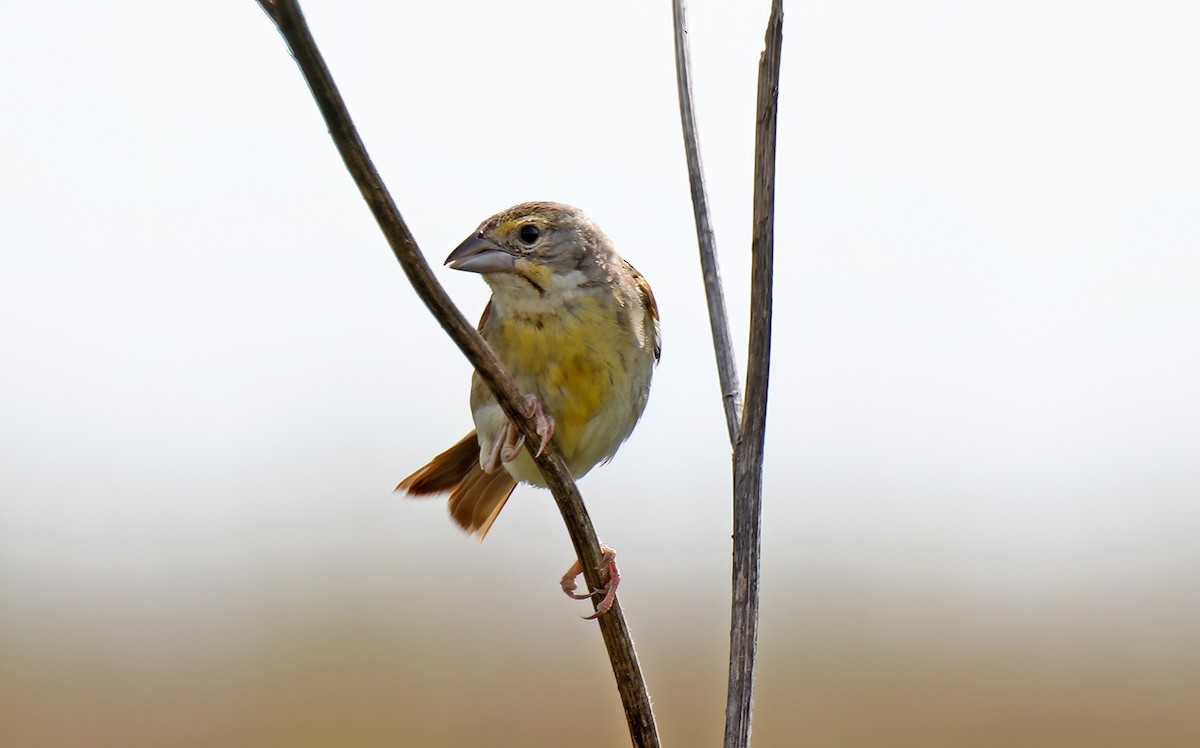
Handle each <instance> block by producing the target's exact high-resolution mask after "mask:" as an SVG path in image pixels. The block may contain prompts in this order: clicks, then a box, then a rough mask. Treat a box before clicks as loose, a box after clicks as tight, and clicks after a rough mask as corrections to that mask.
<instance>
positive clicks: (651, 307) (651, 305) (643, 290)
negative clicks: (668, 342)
mask: <svg viewBox="0 0 1200 748" xmlns="http://www.w3.org/2000/svg"><path fill="white" fill-rule="evenodd" d="M625 266H626V267H628V268H629V269H630V270H631V271H633V281H634V283H635V284H636V285H637V290H638V293H639V294H640V295H641V297H642V305H643V306H645V307H646V313H647V314H648V315H650V326H651V327H653V328H654V360H655V361H657V360H658V359H659V358H660V357H661V356H662V336H661V335H660V334H659V332H658V302H657V301H655V300H654V292H653V291H651V290H650V283H649V282H648V281H647V280H646V276H644V275H642V274H641V273H639V272H638V271H637V268H635V267H634V266H633V265H630V264H629V263H628V262H626V263H625Z"/></svg>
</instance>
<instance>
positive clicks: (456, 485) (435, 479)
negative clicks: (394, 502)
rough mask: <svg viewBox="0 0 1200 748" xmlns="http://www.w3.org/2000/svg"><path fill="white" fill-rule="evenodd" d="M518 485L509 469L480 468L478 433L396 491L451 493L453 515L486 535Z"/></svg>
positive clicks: (472, 531) (467, 527)
mask: <svg viewBox="0 0 1200 748" xmlns="http://www.w3.org/2000/svg"><path fill="white" fill-rule="evenodd" d="M516 487H517V481H516V479H514V478H513V477H512V476H511V475H509V474H508V471H507V470H505V469H503V468H499V469H497V470H496V471H494V472H491V473H485V472H483V468H481V467H479V440H478V439H477V438H476V436H475V432H474V431H472V432H471V433H469V434H467V435H466V436H464V437H463V438H462V439H460V440H459V442H458V443H457V444H455V445H454V446H453V447H451V448H450V449H447V450H446V451H445V452H442V453H441V454H440V455H438V456H437V457H434V458H433V459H432V460H430V461H429V464H428V465H426V466H425V467H423V468H421V469H420V470H418V471H417V472H415V473H413V474H412V475H410V476H408V477H407V478H405V479H404V480H402V481H400V485H398V486H396V491H397V492H400V491H403V492H405V493H406V494H407V495H409V496H417V497H421V496H432V495H434V494H439V493H445V492H446V491H449V492H450V516H451V517H453V518H454V521H455V522H457V523H458V524H459V526H461V527H462V528H463V529H464V530H466V531H467V532H468V533H470V534H475V533H478V534H479V539H480V540H483V538H484V536H485V535H487V532H488V530H489V529H491V527H492V523H493V522H495V521H496V517H498V516H499V515H500V510H501V509H503V508H504V503H505V502H506V501H508V497H509V496H510V495H511V494H512V492H513V489H514V488H516Z"/></svg>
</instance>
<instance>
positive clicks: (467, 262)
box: [446, 234, 514, 273]
mask: <svg viewBox="0 0 1200 748" xmlns="http://www.w3.org/2000/svg"><path fill="white" fill-rule="evenodd" d="M446 264H447V265H449V266H450V267H452V268H454V269H455V270H466V271H467V272H469V273H511V272H513V271H514V267H513V256H512V255H511V254H509V253H508V252H505V251H504V250H503V249H501V248H500V247H499V246H498V245H496V244H494V243H493V242H490V241H488V240H487V239H484V238H483V237H481V236H479V235H477V234H476V235H474V236H471V237H470V238H468V239H467V240H466V241H465V242H463V243H462V244H460V245H458V248H457V249H455V250H454V251H453V252H451V253H450V256H449V257H447V258H446Z"/></svg>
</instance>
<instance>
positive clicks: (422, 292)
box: [258, 0, 659, 748]
mask: <svg viewBox="0 0 1200 748" xmlns="http://www.w3.org/2000/svg"><path fill="white" fill-rule="evenodd" d="M258 1H259V4H260V5H261V6H262V8H263V10H265V11H266V13H267V15H268V16H270V18H271V20H273V21H274V22H275V25H276V26H277V27H278V28H279V32H280V33H281V34H282V35H283V38H284V40H285V41H286V42H287V44H288V47H289V48H290V49H291V52H292V56H293V57H294V58H295V59H296V62H297V64H298V65H299V66H300V71H301V73H302V74H303V75H304V79H305V81H306V82H307V83H308V87H309V89H310V90H311V91H312V94H313V98H314V99H316V102H317V106H318V108H320V110H321V114H322V116H323V117H324V118H325V122H326V124H327V125H328V127H329V133H330V135H331V136H332V137H333V141H334V144H335V145H336V146H337V149H338V152H339V153H340V154H341V156H342V160H343V161H344V162H345V164H346V169H347V170H348V171H349V172H350V175H351V176H352V177H353V178H354V182H355V184H357V185H358V189H359V191H360V192H361V193H362V196H363V199H364V200H366V202H367V205H368V207H369V208H370V209H371V213H372V214H373V215H374V216H375V220H376V221H377V222H378V223H379V228H380V229H381V230H382V231H383V234H384V236H385V237H386V238H387V241H388V244H389V245H390V246H391V248H392V251H393V252H394V253H395V255H396V259H397V260H399V261H400V266H401V267H402V268H403V269H404V273H405V275H407V276H408V279H409V281H410V282H411V283H412V286H413V288H414V289H415V290H416V292H417V295H418V296H420V298H421V300H422V301H423V302H425V305H426V306H427V307H428V308H429V311H430V312H431V313H432V314H433V316H434V317H435V318H437V320H438V322H439V323H440V324H441V325H442V328H443V329H445V330H446V332H447V334H449V336H450V337H451V339H453V340H454V342H455V343H456V344H457V345H458V347H459V348H460V349H461V350H462V352H463V355H465V356H466V357H467V359H468V360H469V361H470V362H471V364H472V365H473V366H474V367H475V369H476V371H478V372H479V375H480V376H481V377H482V378H483V380H484V382H486V383H487V385H488V387H489V388H490V389H491V391H492V392H493V394H494V395H495V396H496V401H497V402H498V403H499V404H500V407H501V408H503V410H504V412H505V414H506V415H507V416H508V418H509V419H510V420H511V421H512V422H513V423H515V424H517V426H518V427H519V428H520V429H521V431H522V433H524V434H525V439H526V440H527V443H529V444H536V443H538V442H539V441H540V437H539V436H538V434H537V429H536V426H535V425H534V423H533V421H532V420H531V419H530V418H529V417H528V413H527V412H526V405H525V399H524V397H523V396H522V395H521V393H520V392H519V391H518V390H517V386H516V383H515V382H514V381H513V379H512V377H510V376H509V375H508V373H507V372H505V371H504V367H503V366H502V365H501V363H500V360H499V359H497V358H496V354H495V353H493V352H492V349H491V347H490V346H488V344H487V343H486V342H485V341H484V340H483V338H482V337H480V336H479V333H478V332H476V330H475V328H474V327H473V326H472V325H471V324H470V323H468V322H467V320H466V318H465V317H463V315H462V313H461V312H459V311H458V309H457V308H456V307H455V306H454V303H453V302H452V301H450V297H449V296H448V295H447V294H446V292H445V290H444V289H443V288H442V286H441V284H440V283H438V281H437V279H436V278H435V277H434V276H433V273H432V272H431V271H430V269H429V265H428V263H426V262H425V258H424V256H423V255H422V254H421V251H420V249H418V248H417V244H416V240H415V239H413V236H412V233H411V232H410V231H409V229H408V226H407V225H406V224H405V223H404V219H403V218H401V216H400V212H399V211H398V210H397V209H396V205H395V203H393V202H392V198H391V195H390V194H389V193H388V191H387V189H386V188H385V187H384V184H383V180H382V179H381V178H380V176H379V173H378V172H377V171H376V170H375V167H374V165H373V164H372V163H371V160H370V157H369V156H368V155H367V151H366V148H365V146H364V145H363V143H362V141H361V140H360V139H359V137H358V132H357V130H356V129H355V127H354V124H353V122H352V121H351V119H350V114H349V112H348V111H347V110H346V106H345V103H344V102H343V101H342V97H341V94H340V93H339V92H338V90H337V87H336V86H335V85H334V82H333V78H332V76H331V75H330V73H329V69H328V68H327V67H326V66H325V62H324V60H323V59H322V57H321V54H320V52H319V51H318V49H317V46H316V43H315V42H314V41H313V38H312V34H311V33H310V32H309V30H308V26H307V24H306V23H305V21H304V17H303V15H302V14H301V12H300V8H299V6H298V5H297V3H295V2H293V1H292V0H277V1H272V0H258ZM535 459H536V462H537V465H538V468H539V469H540V470H541V472H542V475H543V476H544V477H545V478H546V482H547V484H548V485H549V487H550V491H551V493H553V494H554V500H555V501H556V502H557V504H558V508H559V511H561V512H562V516H563V521H564V522H565V523H566V526H567V532H568V533H569V534H570V536H571V543H572V544H573V545H574V546H575V552H576V553H577V554H578V557H579V559H580V561H581V562H582V564H583V576H584V579H585V580H586V582H587V583H588V584H589V585H590V586H591V587H593V588H596V587H599V586H600V585H601V584H602V579H601V576H600V569H601V568H602V567H603V561H602V556H601V553H600V544H599V542H598V541H597V539H596V532H595V530H594V529H593V527H592V523H591V520H590V519H589V518H588V514H587V510H586V509H585V508H584V505H583V499H582V498H581V497H580V495H579V489H578V488H576V486H575V481H574V480H573V479H572V477H571V474H570V473H569V472H568V471H567V469H566V466H565V465H564V463H563V461H562V457H561V456H560V455H559V453H558V451H557V450H556V449H555V448H554V445H553V443H551V444H549V445H547V446H546V449H545V451H543V452H542V455H541V456H540V457H538V458H535ZM594 604H595V601H593V605H594ZM597 620H598V622H599V625H600V631H601V634H602V635H603V637H604V644H605V646H606V647H607V648H608V655H609V659H610V660H611V662H612V668H613V675H614V676H615V677H616V680H617V690H618V692H619V693H620V696H621V703H622V705H623V706H624V708H625V717H626V721H627V722H628V724H629V732H630V736H631V738H632V741H633V745H634V746H639V747H641V746H647V747H650V748H657V746H659V739H658V732H657V728H656V727H655V724H654V713H653V711H652V710H651V707H650V697H649V694H648V693H647V691H646V685H645V682H644V680H643V679H642V673H641V667H640V666H639V664H638V661H637V655H636V653H635V652H634V648H633V639H632V638H631V637H630V635H629V629H628V627H627V626H626V625H625V617H624V615H623V614H622V612H621V606H620V602H619V601H618V602H615V603H614V604H613V607H612V609H610V610H609V611H608V612H607V613H605V614H604V615H602V616H600V617H599V618H598V619H597Z"/></svg>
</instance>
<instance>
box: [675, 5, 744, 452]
mask: <svg viewBox="0 0 1200 748" xmlns="http://www.w3.org/2000/svg"><path fill="white" fill-rule="evenodd" d="M671 4H672V8H673V10H674V14H675V82H676V84H677V87H678V89H679V119H680V121H681V122H682V124H683V146H684V152H685V153H686V154H687V165H688V182H689V183H690V185H691V188H692V212H693V213H694V214H695V217H696V240H697V241H698V242H699V244H700V269H701V272H702V273H703V275H704V293H705V296H706V298H707V299H708V319H709V323H710V325H711V326H712V337H713V351H714V352H715V353H716V356H717V376H718V377H719V378H720V381H721V402H722V403H724V406H725V425H726V427H727V428H728V429H729V445H730V447H733V446H734V445H736V444H737V434H738V422H739V419H740V418H741V409H742V396H741V392H740V388H739V386H738V375H737V361H736V359H735V358H734V355H733V340H732V338H730V336H729V316H728V315H727V314H726V313H725V291H724V289H723V287H722V285H721V269H720V267H719V266H718V265H717V240H716V238H715V237H714V236H713V230H712V224H711V223H710V222H709V220H708V194H707V193H706V192H705V189H704V169H703V167H701V165H700V137H699V135H697V133H696V113H695V111H693V108H692V59H691V51H690V49H689V45H688V31H687V3H686V2H684V0H672V3H671Z"/></svg>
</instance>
